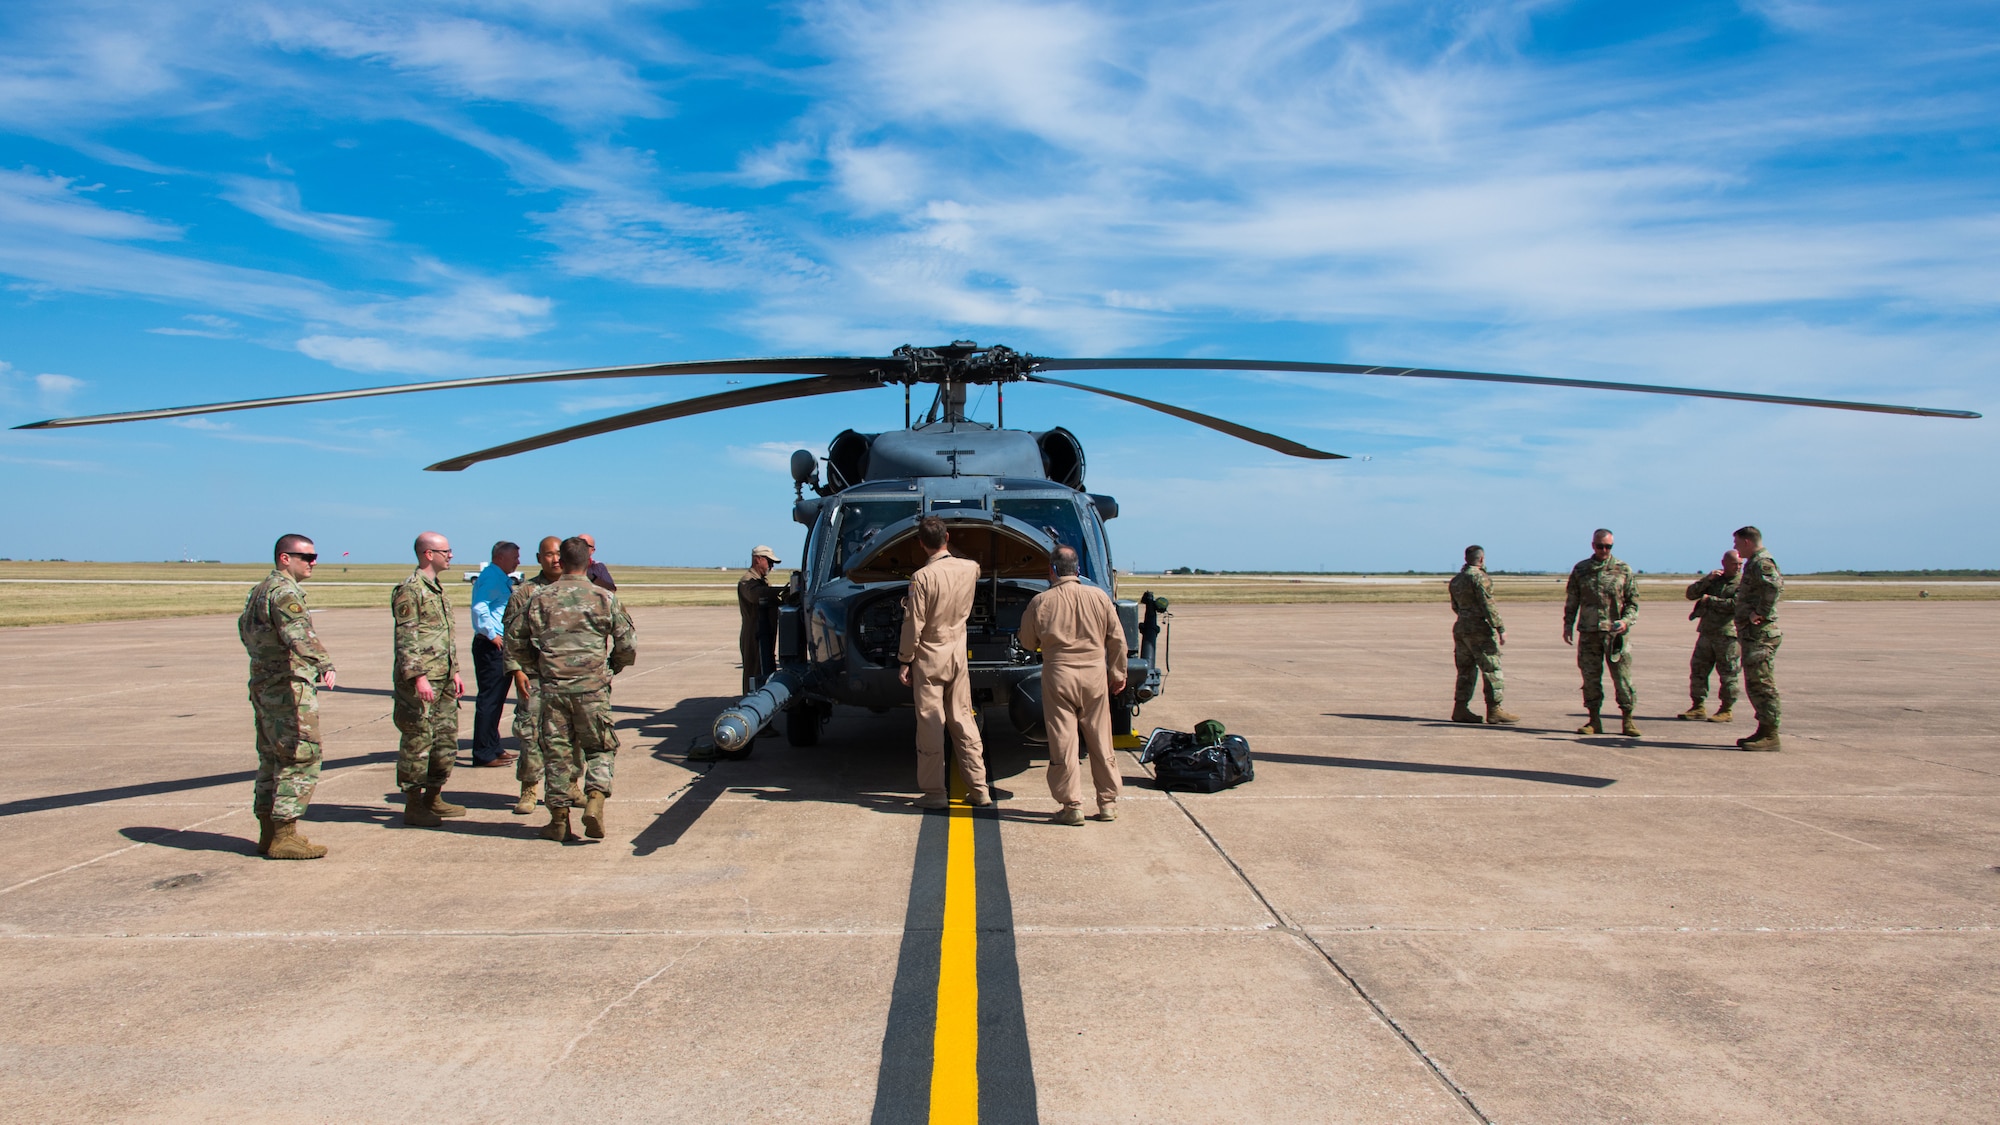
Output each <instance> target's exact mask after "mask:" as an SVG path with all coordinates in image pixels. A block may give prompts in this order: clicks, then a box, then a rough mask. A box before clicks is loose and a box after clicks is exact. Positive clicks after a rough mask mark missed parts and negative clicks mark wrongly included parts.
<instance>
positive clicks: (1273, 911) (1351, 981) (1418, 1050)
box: [1139, 763, 1493, 1125]
mask: <svg viewBox="0 0 2000 1125" xmlns="http://www.w3.org/2000/svg"><path fill="white" fill-rule="evenodd" d="M1139 768H1140V769H1142V770H1143V769H1146V766H1145V764H1144V763H1140V766H1139ZM1146 772H1147V773H1148V775H1151V774H1152V771H1151V770H1147V771H1146ZM1165 792H1166V795H1167V799H1168V800H1170V801H1172V802H1173V803H1174V807H1175V808H1177V809H1179V810H1180V811H1181V815H1182V816H1184V817H1186V818H1187V820H1188V823H1189V824H1192V825H1194V828H1195V831H1197V832H1200V833H1201V835H1202V838H1203V839H1205V840H1207V841H1208V846H1209V847H1211V848H1214V849H1215V854H1216V855H1219V856H1221V857H1222V862H1224V863H1226V864H1228V865H1229V869H1230V870H1231V871H1234V872H1235V873H1236V877H1237V878H1238V879H1240V880H1242V881H1243V886H1244V887H1245V888H1246V889H1248V890H1249V892H1250V893H1251V895H1252V896H1254V897H1255V898H1256V899H1257V901H1258V902H1259V903H1261V904H1262V905H1263V907H1264V909H1265V910H1266V911H1267V912H1269V914H1270V915H1271V918H1272V921H1273V922H1274V923H1275V924H1276V928H1277V929H1279V930H1282V931H1284V932H1285V933H1286V934H1287V935H1289V936H1290V937H1291V938H1292V940H1294V941H1296V942H1298V943H1299V944H1300V945H1302V946H1304V947H1305V948H1307V949H1309V950H1312V951H1313V952H1314V953H1317V954H1319V956H1320V959H1321V960H1322V961H1325V962H1326V965H1327V967H1328V968H1330V969H1332V970H1333V973H1334V975H1335V976H1337V977H1339V978H1340V979H1341V981H1342V982H1343V983H1345V984H1346V985H1347V987H1348V988H1349V989H1351V990H1352V991H1353V993H1354V995H1356V996H1358V997H1360V998H1361V1002H1362V1003H1364V1004H1366V1005H1368V1009H1369V1010H1370V1011H1372V1012H1374V1013H1375V1018H1377V1019H1379V1020H1381V1021H1382V1025H1383V1026H1384V1027H1387V1028H1388V1029H1389V1030H1390V1031H1393V1032H1395V1034H1396V1038H1398V1039H1401V1040H1402V1041H1403V1045H1404V1046H1405V1047H1408V1048H1409V1049H1410V1051H1411V1052H1412V1053H1414V1054H1415V1055H1416V1056H1417V1060H1418V1061H1419V1062H1421V1063H1423V1065H1424V1067H1425V1069H1427V1070H1429V1071H1430V1072H1431V1076H1432V1077H1433V1078H1435V1079H1437V1080H1438V1082H1439V1083H1441V1084H1443V1086H1444V1088H1445V1090H1446V1092H1448V1093H1449V1094H1450V1095H1451V1096H1452V1098H1453V1099H1455V1100H1456V1101H1457V1102H1458V1104H1459V1105H1460V1106H1462V1107H1463V1108H1464V1109H1465V1111H1466V1112H1467V1113H1470V1114H1471V1115H1472V1116H1473V1117H1474V1118H1476V1119H1478V1120H1479V1121H1480V1122H1481V1123H1482V1125H1493V1119H1492V1118H1491V1117H1488V1116H1487V1115H1486V1112H1485V1111H1484V1110H1482V1109H1480V1108H1479V1104H1478V1103H1477V1102H1475V1101H1473V1100H1472V1095H1471V1094H1470V1093H1468V1092H1467V1091H1466V1089H1465V1087H1463V1086H1460V1085H1459V1084H1458V1083H1457V1082H1456V1081H1454V1080H1453V1079H1452V1077H1451V1075H1450V1074H1448V1073H1446V1072H1445V1069H1444V1065H1443V1064H1442V1063H1440V1062H1438V1060H1437V1059H1435V1058H1433V1057H1432V1056H1431V1053H1430V1052H1429V1051H1426V1050H1424V1048H1423V1046H1422V1045H1421V1044H1419V1043H1418V1042H1417V1040H1416V1037H1415V1036H1413V1035H1411V1034H1410V1032H1409V1030H1408V1029H1407V1028H1405V1027H1404V1026H1403V1025H1402V1024H1401V1023H1399V1022H1397V1020H1396V1018H1395V1017H1394V1016H1391V1015H1390V1014H1389V1011H1388V1009H1386V1008H1384V1007H1383V1006H1382V1004H1381V1002H1380V1001H1378V1000H1376V999H1375V997H1373V996H1371V995H1369V992H1368V990H1367V989H1366V988H1363V987H1362V986H1361V982H1360V981H1358V980H1356V979H1355V978H1354V974H1352V973H1350V972H1348V971H1347V969H1346V967H1345V966H1343V965H1342V964H1341V963H1340V960H1339V959H1338V958H1336V957H1335V956H1334V955H1333V953H1332V951H1330V950H1328V949H1327V948H1326V947H1325V946H1323V945H1321V944H1320V943H1319V942H1318V940H1316V939H1315V938H1314V937H1313V936H1312V935H1311V934H1309V933H1307V932H1306V931H1305V930H1303V929H1301V928H1300V927H1299V926H1298V925H1297V924H1295V923H1294V922H1293V921H1292V920H1291V919H1290V918H1289V917H1287V916H1286V915H1285V912H1284V911H1282V910H1280V909H1278V906H1277V904H1276V903H1274V902H1272V901H1271V899H1270V896H1268V895H1266V894H1265V893H1264V889H1263V888H1262V887H1259V886H1258V885H1257V882H1256V880H1254V879H1252V878H1250V873H1249V872H1247V871H1245V870H1243V865H1242V864H1240V863H1238V862H1236V857H1235V856H1233V855H1230V854H1229V849H1227V848H1225V847H1223V846H1222V841H1220V840H1218V839H1216V838H1215V833H1213V832H1211V831H1209V829H1208V825H1206V824H1203V823H1202V822H1201V818H1200V817H1198V816H1196V815H1194V810H1193V809H1190V808H1188V806H1187V802H1185V801H1182V800H1181V799H1180V797H1179V796H1178V795H1177V794H1175V793H1174V792H1173V791H1172V790H1166V791H1165Z"/></svg>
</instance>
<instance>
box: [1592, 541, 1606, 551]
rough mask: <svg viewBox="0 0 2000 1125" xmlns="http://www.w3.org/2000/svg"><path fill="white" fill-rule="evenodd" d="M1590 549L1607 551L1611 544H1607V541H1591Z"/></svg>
mask: <svg viewBox="0 0 2000 1125" xmlns="http://www.w3.org/2000/svg"><path fill="white" fill-rule="evenodd" d="M1590 549H1591V550H1593V551H1609V550H1610V549H1611V544H1609V543H1592V544H1591V545H1590Z"/></svg>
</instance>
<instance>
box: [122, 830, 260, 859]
mask: <svg viewBox="0 0 2000 1125" xmlns="http://www.w3.org/2000/svg"><path fill="white" fill-rule="evenodd" d="M118 834H119V835H120V836H123V837H125V838H126V839H127V840H130V841H132V842H133V843H135V844H151V845H153V846H154V847H158V848H174V849H177V850H179V851H184V852H223V853H226V854H229V855H256V854H257V841H255V840H248V839H245V838H243V837H241V836H225V835H223V834H222V833H220V832H191V831H189V830H187V829H185V828H161V827H157V826H143V825H142V826H135V827H131V828H120V829H119V830H118Z"/></svg>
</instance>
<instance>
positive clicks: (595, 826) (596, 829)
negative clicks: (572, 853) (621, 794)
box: [583, 789, 604, 840]
mask: <svg viewBox="0 0 2000 1125" xmlns="http://www.w3.org/2000/svg"><path fill="white" fill-rule="evenodd" d="M583 834H584V835H586V836H588V837H590V838H591V839H593V840H602V839H604V794H602V793H599V792H598V791H597V790H595V789H592V790H591V791H590V796H588V797H585V798H584V799H583Z"/></svg>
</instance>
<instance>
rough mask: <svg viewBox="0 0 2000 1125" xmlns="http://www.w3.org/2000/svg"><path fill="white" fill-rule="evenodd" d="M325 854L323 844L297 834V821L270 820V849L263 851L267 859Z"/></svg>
mask: <svg viewBox="0 0 2000 1125" xmlns="http://www.w3.org/2000/svg"><path fill="white" fill-rule="evenodd" d="M325 854H326V845H325V844H315V843H313V842H312V841H311V840H308V839H306V838H305V837H304V836H301V835H299V822H298V821H296V820H274V821H272V822H271V850H270V851H269V852H266V853H265V857H266V858H267V859H318V858H320V857H321V856H323V855H325Z"/></svg>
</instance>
